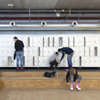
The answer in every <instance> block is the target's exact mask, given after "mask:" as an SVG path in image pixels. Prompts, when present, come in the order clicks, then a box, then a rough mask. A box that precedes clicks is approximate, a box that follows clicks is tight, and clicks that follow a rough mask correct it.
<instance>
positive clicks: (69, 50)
mask: <svg viewBox="0 0 100 100" xmlns="http://www.w3.org/2000/svg"><path fill="white" fill-rule="evenodd" d="M58 52H60V53H62V57H61V60H60V61H62V59H63V58H64V56H65V54H67V55H68V56H67V61H68V66H69V67H72V57H73V54H74V50H73V49H72V48H69V47H63V48H60V49H58Z"/></svg>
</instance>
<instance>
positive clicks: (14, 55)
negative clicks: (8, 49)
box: [14, 51, 16, 60]
mask: <svg viewBox="0 0 100 100" xmlns="http://www.w3.org/2000/svg"><path fill="white" fill-rule="evenodd" d="M15 59H16V51H15V52H14V60H15Z"/></svg>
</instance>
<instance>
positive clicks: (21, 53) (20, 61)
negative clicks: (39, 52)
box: [16, 51, 24, 67]
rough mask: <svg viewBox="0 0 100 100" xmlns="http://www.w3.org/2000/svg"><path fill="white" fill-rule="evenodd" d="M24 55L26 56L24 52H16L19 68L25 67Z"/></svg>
mask: <svg viewBox="0 0 100 100" xmlns="http://www.w3.org/2000/svg"><path fill="white" fill-rule="evenodd" d="M23 55H24V53H23V52H22V51H17V52H16V60H17V62H16V65H17V67H23Z"/></svg>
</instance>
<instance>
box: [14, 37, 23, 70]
mask: <svg viewBox="0 0 100 100" xmlns="http://www.w3.org/2000/svg"><path fill="white" fill-rule="evenodd" d="M13 39H14V41H15V57H14V58H16V66H17V69H19V67H21V70H23V69H24V68H23V56H24V43H23V41H21V40H19V39H18V38H17V37H14V38H13Z"/></svg>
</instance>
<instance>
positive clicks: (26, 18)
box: [0, 17, 100, 20]
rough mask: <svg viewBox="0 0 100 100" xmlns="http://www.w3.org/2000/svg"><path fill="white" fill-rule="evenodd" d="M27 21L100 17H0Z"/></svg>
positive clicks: (0, 18) (1, 18)
mask: <svg viewBox="0 0 100 100" xmlns="http://www.w3.org/2000/svg"><path fill="white" fill-rule="evenodd" d="M28 19H33V20H39V19H40V20H42V19H48V20H53V19H85V20H86V19H88V20H89V19H100V17H0V20H28Z"/></svg>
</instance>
